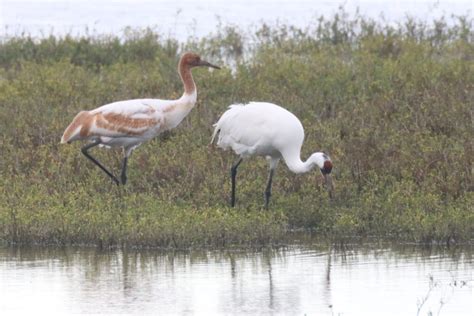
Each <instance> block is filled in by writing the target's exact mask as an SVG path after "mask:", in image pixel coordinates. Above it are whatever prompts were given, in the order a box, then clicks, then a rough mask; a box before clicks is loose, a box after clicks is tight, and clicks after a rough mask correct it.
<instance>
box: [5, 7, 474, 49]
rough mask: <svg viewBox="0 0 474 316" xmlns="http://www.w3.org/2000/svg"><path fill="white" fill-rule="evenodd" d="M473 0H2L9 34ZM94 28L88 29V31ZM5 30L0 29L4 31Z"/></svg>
mask: <svg viewBox="0 0 474 316" xmlns="http://www.w3.org/2000/svg"><path fill="white" fill-rule="evenodd" d="M473 3H474V2H473V1H470V0H449V1H448V0H411V1H409V0H387V1H376V0H346V1H337V0H336V1H329V0H322V1H315V0H233V1H224V0H221V1H219V0H200V1H195V0H193V1H192V0H159V1H153V0H95V1H83V0H0V26H1V28H2V29H3V30H2V31H3V32H2V33H3V35H5V34H7V35H9V36H12V35H19V34H21V33H23V32H26V33H28V34H31V35H33V36H45V35H49V34H51V33H53V34H72V35H81V34H85V33H86V32H88V33H89V34H122V32H123V30H124V28H125V27H127V26H130V27H132V28H144V27H151V28H153V29H154V30H156V31H157V32H159V33H161V34H163V35H165V36H171V37H173V38H177V39H179V40H186V39H187V38H188V37H191V36H194V37H203V36H206V35H208V34H210V33H212V32H215V31H216V28H217V25H218V24H219V23H222V24H224V25H227V24H233V25H236V26H238V27H240V28H242V29H243V30H248V29H251V28H252V27H256V26H258V25H260V24H261V23H262V22H265V23H268V24H271V25H273V24H275V23H277V22H279V23H285V24H292V25H295V26H299V27H306V26H308V25H310V24H311V23H315V21H316V18H318V17H320V16H321V15H323V16H325V17H328V18H329V17H331V16H332V15H333V14H334V13H336V12H337V11H338V10H339V7H341V6H343V7H344V10H345V11H346V12H348V13H349V14H354V13H355V12H356V10H359V12H360V14H362V15H364V16H366V17H371V18H374V19H382V18H383V19H384V20H386V21H387V22H389V23H396V22H397V21H401V20H404V19H405V18H406V17H407V16H411V17H414V18H416V19H419V20H422V21H432V20H433V19H435V18H439V17H441V16H446V17H447V18H450V16H451V15H453V14H454V15H458V16H459V15H466V14H471V15H472V13H473ZM86 30H88V31H86ZM2 33H0V34H2Z"/></svg>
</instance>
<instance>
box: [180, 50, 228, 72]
mask: <svg viewBox="0 0 474 316" xmlns="http://www.w3.org/2000/svg"><path fill="white" fill-rule="evenodd" d="M181 63H184V64H186V65H188V66H190V67H211V68H215V69H221V68H220V67H219V66H216V65H213V64H211V63H210V62H208V61H205V60H203V59H201V57H200V56H199V55H198V54H195V53H189V52H188V53H185V54H184V55H183V56H182V57H181Z"/></svg>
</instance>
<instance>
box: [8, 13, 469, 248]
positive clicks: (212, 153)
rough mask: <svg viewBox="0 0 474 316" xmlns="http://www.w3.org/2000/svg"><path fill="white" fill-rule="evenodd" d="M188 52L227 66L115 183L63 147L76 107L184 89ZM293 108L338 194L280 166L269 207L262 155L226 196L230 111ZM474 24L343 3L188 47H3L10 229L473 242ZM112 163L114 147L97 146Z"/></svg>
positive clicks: (72, 236) (134, 37)
mask: <svg viewBox="0 0 474 316" xmlns="http://www.w3.org/2000/svg"><path fill="white" fill-rule="evenodd" d="M187 50H192V51H196V52H198V53H200V54H201V55H202V56H205V57H206V59H207V60H209V61H212V62H213V63H217V64H220V65H221V66H223V65H227V68H225V69H222V70H220V71H214V72H212V73H211V72H208V71H205V70H198V71H195V72H194V77H195V81H196V84H197V87H198V105H197V107H196V108H195V109H194V110H193V111H192V112H191V114H190V115H189V116H188V117H187V118H186V120H185V121H184V122H183V123H182V124H181V126H180V127H179V128H177V129H176V130H174V131H173V132H171V133H168V134H164V135H162V136H160V137H159V138H157V139H155V140H153V141H151V142H149V143H147V144H145V145H143V146H141V147H140V148H138V149H137V150H136V151H135V152H134V153H133V155H132V156H131V158H130V161H129V164H130V169H129V170H130V171H129V172H130V173H129V183H128V184H127V185H126V186H125V187H117V186H116V185H115V184H114V183H113V182H111V181H110V180H109V179H108V178H106V177H105V176H104V174H103V173H102V172H101V171H100V170H99V169H98V168H95V167H94V166H93V165H92V164H91V163H90V162H89V161H87V159H85V158H84V157H83V156H82V154H81V152H80V150H79V148H80V146H81V144H79V143H74V144H72V145H68V146H65V145H62V146H60V145H59V140H60V137H61V134H62V132H63V130H64V128H65V127H66V126H67V125H68V124H69V122H70V121H71V119H72V118H73V117H74V115H75V114H76V113H77V112H79V111H80V110H85V109H93V108H95V107H97V106H99V105H102V104H106V103H109V102H113V101H117V100H125V99H132V98H154V97H156V98H177V97H179V96H180V95H181V93H182V86H181V82H180V79H179V76H178V75H177V72H176V65H177V61H178V58H179V56H180V54H181V52H183V51H187ZM252 100H258V101H269V102H274V103H277V104H280V105H283V106H285V107H286V108H288V109H289V110H290V111H292V112H293V113H295V114H296V115H297V116H298V117H299V118H300V119H301V121H302V123H303V126H304V128H305V131H306V140H305V144H304V147H303V158H306V157H307V155H309V154H310V153H311V152H313V151H315V150H321V151H325V152H327V153H329V154H330V155H331V158H332V159H333V162H334V169H333V178H334V183H335V187H336V191H335V197H334V198H333V199H332V200H330V199H328V196H327V192H326V191H325V190H324V188H323V187H322V185H321V180H320V179H321V175H320V174H318V172H313V173H311V174H307V175H300V176H296V175H294V174H291V173H290V172H289V171H288V170H287V169H286V168H285V167H284V166H283V165H282V166H281V167H280V168H279V169H278V170H277V177H276V180H275V182H274V184H273V196H272V203H271V205H270V210H268V211H265V210H263V209H262V205H261V204H262V203H261V202H262V201H263V190H264V187H265V181H266V163H265V161H264V160H263V159H261V160H257V161H254V162H253V163H252V164H250V163H249V164H246V163H245V162H244V163H243V164H242V166H241V168H240V170H239V172H240V174H239V181H240V182H239V187H238V190H239V192H238V199H239V203H238V204H237V205H238V207H236V208H235V209H231V208H229V207H228V202H229V201H228V196H229V191H230V174H229V173H230V166H231V164H232V161H233V159H234V156H233V155H232V154H231V153H226V152H221V151H219V150H217V149H215V148H213V147H210V146H208V145H209V141H210V136H211V133H212V124H213V123H214V122H215V121H216V120H217V118H218V117H219V115H220V114H222V113H223V112H224V111H225V109H226V108H227V106H228V105H230V104H232V103H235V102H239V103H240V102H247V101H252ZM473 100H474V35H473V28H472V19H470V18H467V17H465V18H458V19H457V20H456V22H455V23H454V24H452V25H448V24H447V23H446V22H445V21H444V20H443V19H441V20H438V21H432V22H427V23H422V22H419V21H415V20H410V19H407V20H406V21H405V22H404V23H401V24H399V25H397V26H390V25H385V24H383V22H377V21H373V20H370V19H366V18H363V17H358V16H356V17H348V16H347V15H345V14H344V13H343V12H341V13H339V14H337V15H336V16H334V17H333V18H332V19H331V20H325V19H320V20H318V21H316V23H315V24H314V26H312V27H308V28H307V29H298V28H295V27H292V26H285V25H281V26H278V27H268V26H266V25H262V26H261V27H260V28H259V29H258V30H257V31H255V32H254V33H248V32H243V31H241V30H239V29H238V28H235V27H232V26H222V27H221V28H220V29H219V30H218V31H217V32H216V33H215V34H214V35H213V36H210V37H207V38H203V39H195V38H190V39H189V40H188V41H187V42H185V43H178V42H177V41H175V40H173V39H170V38H165V37H162V36H161V35H160V34H157V33H155V32H153V31H150V30H140V31H133V30H127V31H125V32H124V34H123V35H122V36H94V37H81V38H74V37H70V36H65V37H56V36H54V35H51V36H49V37H45V38H42V39H32V38H30V37H28V36H18V37H13V38H7V39H4V40H3V41H2V42H1V43H0V148H1V159H0V239H1V240H3V241H6V242H21V243H53V244H95V245H103V246H107V245H124V246H152V247H154V246H160V247H192V246H199V247H201V246H227V245H256V244H266V243H278V242H281V241H283V240H284V238H285V235H286V234H287V233H288V232H289V231H291V230H305V231H310V232H312V233H313V234H316V235H318V236H321V237H323V238H331V239H336V240H340V241H344V240H347V239H350V238H352V237H354V236H357V237H375V238H382V239H396V240H407V241H416V242H443V243H452V242H465V241H470V240H471V241H472V238H473V236H472V232H473V231H474V212H473V208H472V205H474V193H473V189H474V186H473V174H472V172H473V157H474V148H473V141H472V137H473V132H474V131H473ZM95 154H96V155H97V157H99V158H100V160H101V161H104V162H106V163H107V164H108V165H109V166H115V167H114V169H115V170H118V168H119V167H120V153H119V152H118V151H113V150H112V151H106V150H96V151H95Z"/></svg>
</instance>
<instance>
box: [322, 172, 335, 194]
mask: <svg viewBox="0 0 474 316" xmlns="http://www.w3.org/2000/svg"><path fill="white" fill-rule="evenodd" d="M323 177H324V185H325V186H326V190H328V194H329V198H330V199H332V198H333V197H334V194H333V192H334V184H333V183H332V177H331V175H330V174H329V173H325V174H323Z"/></svg>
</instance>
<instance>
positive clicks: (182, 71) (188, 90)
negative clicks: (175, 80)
mask: <svg viewBox="0 0 474 316" xmlns="http://www.w3.org/2000/svg"><path fill="white" fill-rule="evenodd" d="M178 73H179V76H180V77H181V81H182V82H183V86H184V94H187V95H192V94H194V93H195V92H196V84H195V83H194V79H193V75H192V73H191V66H190V65H189V64H187V63H186V62H185V60H183V59H181V60H180V61H179V65H178Z"/></svg>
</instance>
